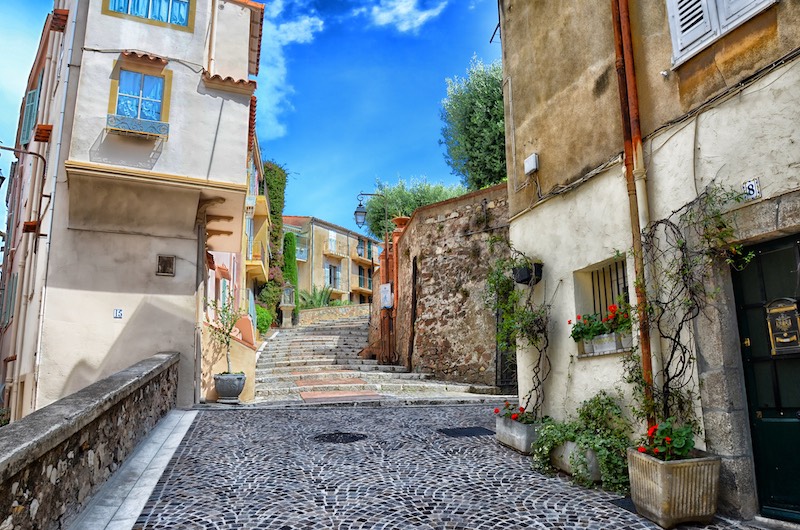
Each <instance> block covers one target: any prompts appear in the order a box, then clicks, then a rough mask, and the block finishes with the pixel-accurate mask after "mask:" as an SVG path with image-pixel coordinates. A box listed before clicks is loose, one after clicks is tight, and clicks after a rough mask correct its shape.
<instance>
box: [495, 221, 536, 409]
mask: <svg viewBox="0 0 800 530" xmlns="http://www.w3.org/2000/svg"><path fill="white" fill-rule="evenodd" d="M489 243H490V246H489V248H490V251H492V252H494V248H495V245H497V244H502V245H506V246H508V247H509V249H510V254H511V255H510V257H508V258H499V259H497V260H496V261H495V262H494V264H493V265H492V267H491V268H490V269H489V274H488V277H487V279H486V286H487V296H486V305H487V306H488V307H490V308H491V309H492V310H494V312H495V314H496V315H497V342H498V345H499V347H500V348H501V350H502V351H509V352H515V351H516V346H517V342H523V343H526V344H528V345H529V346H530V347H531V348H533V349H534V350H535V351H536V356H535V359H534V363H533V366H531V390H530V392H528V393H527V394H526V395H525V397H524V398H523V399H524V400H525V404H524V407H525V409H526V410H527V411H528V412H530V413H532V414H533V415H534V417H536V418H541V413H542V405H543V404H544V397H545V396H544V383H545V381H546V380H547V377H548V376H549V375H550V370H551V365H550V359H549V358H548V356H547V347H548V345H549V339H548V334H547V328H548V325H549V322H550V306H549V305H548V304H546V303H541V304H540V303H536V302H535V301H534V300H533V288H527V289H517V288H516V283H515V281H514V279H513V277H512V271H513V270H514V268H518V267H531V268H532V267H533V261H532V260H531V259H530V258H528V257H527V256H525V255H524V254H523V253H522V252H519V251H518V250H516V249H514V248H513V247H512V246H511V244H510V243H509V241H508V240H507V239H504V238H501V237H495V238H491V239H490V240H489ZM512 355H513V353H512Z"/></svg>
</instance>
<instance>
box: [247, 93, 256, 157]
mask: <svg viewBox="0 0 800 530" xmlns="http://www.w3.org/2000/svg"><path fill="white" fill-rule="evenodd" d="M256 103H257V101H256V97H255V96H254V95H253V96H250V126H249V127H248V129H247V149H248V150H252V149H253V146H254V145H255V143H256Z"/></svg>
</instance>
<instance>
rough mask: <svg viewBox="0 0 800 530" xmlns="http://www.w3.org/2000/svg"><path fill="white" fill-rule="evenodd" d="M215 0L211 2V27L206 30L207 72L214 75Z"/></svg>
mask: <svg viewBox="0 0 800 530" xmlns="http://www.w3.org/2000/svg"><path fill="white" fill-rule="evenodd" d="M217 11H218V9H217V0H212V2H211V29H210V30H209V32H208V73H209V74H211V75H214V55H215V54H216V48H217V38H216V37H217V35H216V33H217Z"/></svg>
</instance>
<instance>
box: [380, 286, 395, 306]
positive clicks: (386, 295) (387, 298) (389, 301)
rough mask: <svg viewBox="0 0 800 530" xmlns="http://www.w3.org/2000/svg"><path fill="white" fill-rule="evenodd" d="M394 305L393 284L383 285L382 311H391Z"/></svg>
mask: <svg viewBox="0 0 800 530" xmlns="http://www.w3.org/2000/svg"><path fill="white" fill-rule="evenodd" d="M393 305H394V298H393V297H392V284H391V283H382V284H381V309H391V308H392V306H393Z"/></svg>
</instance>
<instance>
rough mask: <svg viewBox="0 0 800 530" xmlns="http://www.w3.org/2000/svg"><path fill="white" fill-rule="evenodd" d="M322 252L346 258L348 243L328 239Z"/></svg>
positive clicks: (334, 256)
mask: <svg viewBox="0 0 800 530" xmlns="http://www.w3.org/2000/svg"><path fill="white" fill-rule="evenodd" d="M322 253H323V254H325V255H326V256H330V257H333V258H338V259H344V258H346V257H347V255H348V252H347V243H346V242H344V241H338V240H337V241H333V240H328V242H327V244H326V245H325V246H324V247H323V248H322Z"/></svg>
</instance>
